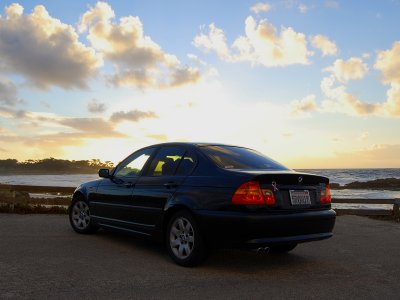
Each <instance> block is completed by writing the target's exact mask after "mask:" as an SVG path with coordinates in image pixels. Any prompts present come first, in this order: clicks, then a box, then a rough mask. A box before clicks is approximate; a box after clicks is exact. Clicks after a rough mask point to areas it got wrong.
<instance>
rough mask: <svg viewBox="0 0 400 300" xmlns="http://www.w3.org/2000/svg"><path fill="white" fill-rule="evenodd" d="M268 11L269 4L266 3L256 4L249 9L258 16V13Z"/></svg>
mask: <svg viewBox="0 0 400 300" xmlns="http://www.w3.org/2000/svg"><path fill="white" fill-rule="evenodd" d="M270 9H271V4H269V3H268V2H257V3H256V4H254V5H253V6H252V7H250V10H251V11H252V12H253V13H255V14H259V13H260V12H267V11H269V10H270Z"/></svg>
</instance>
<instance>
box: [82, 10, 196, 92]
mask: <svg viewBox="0 0 400 300" xmlns="http://www.w3.org/2000/svg"><path fill="white" fill-rule="evenodd" d="M114 18H115V13H114V11H113V9H112V8H111V6H110V5H109V4H107V3H105V2H98V3H97V4H96V6H95V7H93V8H90V10H88V11H87V12H86V13H85V14H83V16H82V17H81V20H80V24H79V29H80V31H81V32H88V34H87V39H88V40H89V42H90V44H91V45H92V46H93V47H94V48H95V49H96V50H98V51H100V52H101V53H102V55H103V56H104V57H105V58H106V59H108V60H110V61H112V62H113V63H114V66H115V73H114V74H113V75H112V76H109V79H110V81H111V82H112V83H114V84H116V85H121V86H136V87H140V88H166V87H174V86H179V85H183V84H189V83H194V82H196V81H198V80H199V79H200V77H201V76H200V72H199V70H198V69H196V68H190V67H187V66H181V63H180V61H179V60H178V58H177V57H176V56H174V55H171V54H168V53H165V52H164V51H163V50H162V49H161V47H160V46H159V45H158V44H157V43H155V42H154V41H153V40H152V39H151V38H150V37H149V36H146V35H145V34H144V29H143V24H142V22H141V20H140V19H139V17H133V16H128V17H123V18H120V19H119V23H116V22H114V21H113V20H114Z"/></svg>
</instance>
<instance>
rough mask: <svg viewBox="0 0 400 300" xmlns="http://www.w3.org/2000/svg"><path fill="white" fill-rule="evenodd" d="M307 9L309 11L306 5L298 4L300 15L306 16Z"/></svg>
mask: <svg viewBox="0 0 400 300" xmlns="http://www.w3.org/2000/svg"><path fill="white" fill-rule="evenodd" d="M309 9H310V8H309V7H308V6H307V5H305V4H304V3H300V4H299V11H300V12H301V13H302V14H306V13H307V12H308V10H309Z"/></svg>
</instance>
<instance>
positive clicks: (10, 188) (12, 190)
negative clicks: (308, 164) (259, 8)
mask: <svg viewBox="0 0 400 300" xmlns="http://www.w3.org/2000/svg"><path fill="white" fill-rule="evenodd" d="M74 190H75V188H73V187H54V186H28V185H6V184H0V195H1V194H2V191H3V192H6V193H9V195H8V197H9V200H8V201H6V202H8V203H10V204H14V203H22V204H27V203H28V201H29V202H31V201H32V200H29V196H27V197H24V193H25V195H28V193H50V194H52V193H57V194H58V193H62V194H64V195H65V194H72V192H73V191H74ZM17 193H19V195H18V196H17V195H16V194H17ZM54 197H55V198H56V197H57V195H54ZM0 200H3V199H0ZM54 200H56V199H49V200H48V201H45V202H43V203H37V204H45V205H49V206H50V205H65V203H59V201H60V200H59V199H57V201H54ZM42 201H43V200H42ZM332 203H333V204H338V203H340V204H342V203H343V204H390V205H393V209H392V210H390V209H364V208H351V209H350V208H349V209H347V208H335V211H336V212H338V213H339V214H351V215H362V216H393V217H394V218H395V219H398V220H400V199H340V198H333V199H332ZM35 204H36V203H35Z"/></svg>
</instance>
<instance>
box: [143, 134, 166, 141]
mask: <svg viewBox="0 0 400 300" xmlns="http://www.w3.org/2000/svg"><path fill="white" fill-rule="evenodd" d="M146 137H148V138H151V139H153V140H156V141H157V142H167V141H168V136H167V135H166V134H148V135H146Z"/></svg>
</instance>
